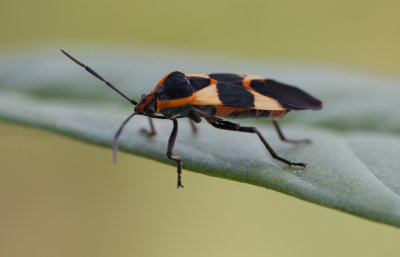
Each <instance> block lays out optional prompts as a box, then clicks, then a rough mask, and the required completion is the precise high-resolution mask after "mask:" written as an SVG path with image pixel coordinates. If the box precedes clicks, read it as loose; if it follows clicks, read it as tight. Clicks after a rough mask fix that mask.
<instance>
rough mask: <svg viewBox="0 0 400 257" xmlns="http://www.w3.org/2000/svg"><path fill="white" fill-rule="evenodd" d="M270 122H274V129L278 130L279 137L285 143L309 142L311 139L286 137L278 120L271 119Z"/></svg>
mask: <svg viewBox="0 0 400 257" xmlns="http://www.w3.org/2000/svg"><path fill="white" fill-rule="evenodd" d="M272 123H273V124H274V127H275V129H276V132H278V135H279V138H280V139H281V140H282V141H284V142H286V143H291V144H295V145H298V144H311V140H310V139H300V140H295V139H288V138H286V137H285V135H284V134H283V133H282V130H281V128H280V126H279V124H278V122H277V121H276V120H273V121H272Z"/></svg>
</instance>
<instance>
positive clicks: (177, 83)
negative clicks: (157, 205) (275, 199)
mask: <svg viewBox="0 0 400 257" xmlns="http://www.w3.org/2000/svg"><path fill="white" fill-rule="evenodd" d="M61 51H62V52H63V53H64V54H65V55H66V56H67V57H69V58H70V59H71V60H72V61H74V62H75V63H77V64H78V65H80V66H82V67H83V68H85V69H86V70H87V71H88V72H89V73H91V74H92V75H93V76H95V77H96V78H98V79H100V80H102V81H103V82H104V83H105V84H106V85H107V86H109V87H111V88H112V89H113V90H114V91H116V92H117V93H118V94H120V95H121V96H122V97H124V98H125V99H126V100H128V101H129V102H130V103H132V104H133V105H135V108H134V112H133V113H132V114H131V115H129V117H128V118H126V120H124V121H123V123H122V124H121V126H120V127H119V129H118V130H117V132H116V133H115V136H114V142H113V159H114V161H115V160H116V153H117V146H118V137H119V135H120V134H121V132H122V130H123V128H124V126H125V125H126V124H127V123H128V122H129V120H130V119H131V118H132V117H133V116H135V115H144V116H148V117H149V121H150V128H151V130H150V131H147V134H148V135H149V136H154V135H156V133H157V132H156V130H155V127H154V124H153V121H152V119H168V120H171V121H172V122H173V128H172V132H171V135H170V137H169V140H168V147H167V157H168V158H169V159H171V160H174V161H175V162H176V163H177V169H178V185H177V186H178V187H183V185H182V181H181V173H182V159H181V158H180V157H179V156H173V155H172V150H173V148H174V144H175V140H176V136H177V133H178V121H177V120H178V119H180V118H189V119H190V121H191V124H192V128H193V130H194V131H196V127H195V125H194V123H193V122H196V123H199V122H200V121H201V118H204V119H205V120H206V121H207V122H208V123H210V124H211V126H213V127H215V128H218V129H224V130H232V131H239V132H246V133H255V134H257V136H258V137H259V138H260V140H261V141H262V143H263V144H264V146H265V147H266V148H267V150H268V151H269V153H270V154H271V156H272V157H273V158H275V159H277V160H279V161H281V162H283V163H285V164H287V165H289V166H292V167H306V166H307V164H306V163H294V162H291V161H288V160H286V159H284V158H282V157H280V156H279V155H278V154H277V153H276V152H275V151H274V150H273V149H272V147H271V146H270V145H269V144H268V142H267V140H265V138H264V137H263V136H262V135H261V133H260V132H259V131H258V130H257V128H255V127H248V126H241V125H240V124H238V123H233V122H230V121H227V120H225V119H223V118H227V119H245V118H247V119H250V118H251V119H254V118H268V119H271V120H272V122H273V124H274V126H275V128H276V130H277V132H278V135H279V137H280V139H281V140H282V141H285V142H289V143H294V144H298V143H309V142H310V140H307V139H306V140H291V139H287V138H286V137H285V136H284V135H283V133H282V131H281V129H280V127H279V125H278V122H277V119H279V118H281V117H283V116H284V115H285V114H286V113H288V112H289V111H291V110H306V109H311V110H319V109H321V108H322V102H321V101H320V100H318V99H316V98H314V97H313V96H311V95H309V94H308V93H306V92H304V91H303V90H301V89H299V88H297V87H294V86H289V85H286V84H283V83H280V82H277V81H275V80H272V79H265V78H262V77H257V76H249V75H243V74H230V73H212V74H187V73H183V72H180V71H174V72H171V73H169V74H168V75H166V76H165V77H164V78H163V79H162V80H161V81H160V82H159V83H158V84H157V86H156V87H155V88H154V89H153V91H151V92H150V93H149V94H147V95H143V96H142V99H140V101H139V102H136V101H135V100H133V99H130V98H129V97H127V96H126V95H125V94H123V93H122V92H121V91H119V90H118V89H117V88H116V87H115V86H113V85H112V84H111V83H110V82H108V81H107V80H105V79H104V78H103V77H101V76H100V75H99V74H98V73H97V72H95V71H94V70H93V69H91V68H90V67H88V66H86V65H85V64H83V63H81V62H80V61H78V60H77V59H75V58H74V57H72V56H71V55H70V54H68V53H67V52H65V51H64V50H61Z"/></svg>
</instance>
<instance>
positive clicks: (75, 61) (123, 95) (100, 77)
mask: <svg viewBox="0 0 400 257" xmlns="http://www.w3.org/2000/svg"><path fill="white" fill-rule="evenodd" d="M60 50H61V52H62V53H63V54H65V55H66V56H67V57H68V58H69V59H71V60H72V61H73V62H74V63H76V64H78V65H79V66H81V67H83V68H85V70H87V71H88V72H89V73H90V74H92V75H93V76H95V77H96V78H98V79H100V80H101V81H103V82H104V83H106V85H107V86H109V87H111V88H112V89H113V90H114V91H115V92H117V93H118V94H120V95H121V96H122V97H123V98H125V99H126V100H128V101H129V102H130V103H132V104H133V105H137V102H136V101H135V100H133V99H130V98H129V97H127V96H126V95H125V94H123V93H122V92H121V91H119V90H118V89H117V88H116V87H115V86H114V85H113V84H111V83H110V82H108V81H107V80H105V79H104V78H103V77H102V76H100V75H99V74H98V73H97V72H95V71H94V70H93V69H92V68H90V67H89V66H86V65H85V64H83V63H81V62H80V61H78V60H77V59H75V58H74V57H73V56H72V55H70V54H69V53H67V52H66V51H64V50H63V49H60Z"/></svg>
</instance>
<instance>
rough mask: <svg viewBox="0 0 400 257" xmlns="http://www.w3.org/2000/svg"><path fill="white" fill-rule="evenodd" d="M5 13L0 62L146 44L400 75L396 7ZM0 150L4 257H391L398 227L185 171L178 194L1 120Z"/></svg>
mask: <svg viewBox="0 0 400 257" xmlns="http://www.w3.org/2000/svg"><path fill="white" fill-rule="evenodd" d="M1 6H2V8H1V9H0V31H1V36H0V37H1V40H0V51H1V52H3V53H15V52H19V51H22V50H23V51H26V50H29V49H37V48H41V49H43V48H46V49H47V48H48V47H49V46H50V47H55V49H54V50H55V51H58V49H57V48H59V46H60V47H68V46H70V45H72V44H73V45H86V46H87V45H93V46H99V45H103V46H104V45H108V46H125V47H126V46H145V47H150V48H151V47H155V48H157V49H165V51H169V50H171V49H173V50H177V49H183V50H185V51H191V52H194V53H200V54H201V53H208V54H215V55H216V58H218V56H234V57H235V58H240V57H242V56H243V57H246V60H248V59H249V58H254V59H257V60H271V59H280V60H282V59H283V60H289V61H290V60H296V61H298V60H300V61H307V62H318V63H322V62H323V63H331V64H334V65H339V66H353V67H359V68H362V69H365V70H370V71H374V72H379V73H388V74H391V75H399V68H400V62H399V61H398V60H399V59H400V51H399V49H398V46H399V45H400V34H399V32H400V31H399V24H400V16H399V15H398V10H399V8H400V3H399V2H397V1H255V0H251V1H245V2H243V1H209V0H203V1H178V0H175V1H123V0H118V1H112V2H111V1H76V0H73V1H26V0H25V1H10V0H1ZM60 58H64V57H62V56H61V55H60ZM71 65H72V64H71ZM94 66H95V65H94ZM150 68H151V67H149V69H150ZM21 72H23V71H21ZM199 72H202V71H199ZM88 76H89V75H88ZM0 86H1V85H0ZM0 140H1V146H2V147H1V148H0V204H1V212H0V228H1V229H0V256H321V255H322V256H338V255H340V256H343V255H345V256H377V255H379V256H396V255H398V253H399V251H400V244H399V239H400V231H399V230H398V229H395V228H392V227H389V226H386V225H382V224H377V223H373V222H370V221H366V220H363V219H360V218H357V217H353V216H351V215H348V214H344V213H341V212H338V211H334V210H330V209H327V208H324V207H319V206H316V205H313V204H310V203H307V202H304V201H301V200H298V199H295V198H292V197H289V196H286V195H283V194H280V193H276V192H274V191H271V190H265V189H263V188H258V187H255V186H250V185H246V184H241V183H237V182H231V181H227V180H222V179H218V178H212V177H207V176H204V175H199V174H195V173H191V172H184V182H185V186H186V187H185V189H184V190H176V188H175V187H174V185H175V179H176V177H175V172H176V170H175V167H173V166H166V165H162V164H159V163H156V162H153V161H150V160H146V159H142V158H138V157H134V156H131V155H127V154H123V153H122V154H120V158H119V162H118V165H113V164H112V162H111V158H110V156H111V155H110V150H109V149H104V148H101V147H97V146H91V145H87V144H83V143H80V142H77V141H74V140H72V139H68V138H64V137H61V136H58V135H54V134H51V133H47V132H43V131H40V130H36V129H28V128H23V127H20V126H16V125H12V124H8V123H5V122H2V123H0Z"/></svg>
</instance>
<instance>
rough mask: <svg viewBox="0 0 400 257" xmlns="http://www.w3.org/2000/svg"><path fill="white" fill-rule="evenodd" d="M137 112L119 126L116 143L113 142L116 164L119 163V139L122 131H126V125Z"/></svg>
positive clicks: (115, 136)
mask: <svg viewBox="0 0 400 257" xmlns="http://www.w3.org/2000/svg"><path fill="white" fill-rule="evenodd" d="M135 114H136V112H134V113H132V114H131V115H129V116H128V118H126V119H125V120H124V122H122V124H121V125H120V126H119V128H118V130H117V132H116V133H115V135H114V141H113V162H114V163H116V162H117V152H118V138H119V136H120V134H121V132H122V130H123V129H124V127H125V125H126V123H128V122H129V120H130V119H132V117H133V116H135Z"/></svg>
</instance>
